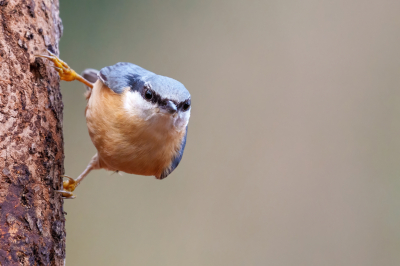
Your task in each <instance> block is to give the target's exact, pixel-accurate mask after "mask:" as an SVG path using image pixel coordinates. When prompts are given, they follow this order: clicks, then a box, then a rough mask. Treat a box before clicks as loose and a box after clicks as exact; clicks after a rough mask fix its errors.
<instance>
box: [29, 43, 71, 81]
mask: <svg viewBox="0 0 400 266" xmlns="http://www.w3.org/2000/svg"><path fill="white" fill-rule="evenodd" d="M47 52H48V53H49V54H50V55H40V54H39V55H35V56H36V57H42V58H46V59H48V60H50V61H51V62H53V64H54V66H53V68H54V69H55V70H56V71H57V72H58V74H59V75H60V78H61V79H62V80H65V81H74V80H75V79H76V78H77V76H78V74H76V72H75V71H74V70H73V69H71V68H70V67H69V66H68V64H67V63H65V62H64V61H62V60H61V59H60V58H58V57H57V56H56V55H55V54H53V53H52V52H50V51H49V50H47Z"/></svg>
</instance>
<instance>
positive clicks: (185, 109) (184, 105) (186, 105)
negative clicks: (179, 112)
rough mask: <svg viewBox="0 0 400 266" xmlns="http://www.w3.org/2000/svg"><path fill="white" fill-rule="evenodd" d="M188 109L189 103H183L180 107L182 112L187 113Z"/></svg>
mask: <svg viewBox="0 0 400 266" xmlns="http://www.w3.org/2000/svg"><path fill="white" fill-rule="evenodd" d="M189 107H190V102H187V103H184V104H183V106H182V109H183V111H187V110H188V109H189Z"/></svg>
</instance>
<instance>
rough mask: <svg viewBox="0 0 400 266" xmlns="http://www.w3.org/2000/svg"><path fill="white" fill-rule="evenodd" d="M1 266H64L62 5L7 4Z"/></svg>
mask: <svg viewBox="0 0 400 266" xmlns="http://www.w3.org/2000/svg"><path fill="white" fill-rule="evenodd" d="M0 21H1V25H0V265H63V264H64V259H65V217H64V215H65V213H64V211H63V200H62V199H61V197H60V195H59V194H57V193H56V192H55V190H57V189H60V188H61V186H62V185H61V183H62V178H61V177H60V175H62V174H63V173H64V152H63V136H62V121H63V117H62V110H63V104H62V99H61V93H60V89H59V83H60V81H59V77H58V75H57V73H56V72H55V71H54V69H52V68H51V67H50V64H49V63H48V62H44V61H43V60H42V59H39V58H35V54H43V53H46V49H48V50H50V51H52V52H54V53H56V54H59V51H58V42H59V39H60V37H61V34H62V24H61V20H60V18H59V3H58V0H43V1H39V0H19V1H18V0H0Z"/></svg>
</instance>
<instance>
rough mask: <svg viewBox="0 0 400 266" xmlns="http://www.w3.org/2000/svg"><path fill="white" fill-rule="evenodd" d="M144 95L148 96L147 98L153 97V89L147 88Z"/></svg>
mask: <svg viewBox="0 0 400 266" xmlns="http://www.w3.org/2000/svg"><path fill="white" fill-rule="evenodd" d="M144 97H146V99H147V100H151V99H152V98H153V93H152V92H151V90H146V92H145V93H144Z"/></svg>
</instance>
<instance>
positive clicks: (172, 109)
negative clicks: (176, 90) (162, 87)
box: [162, 101, 178, 114]
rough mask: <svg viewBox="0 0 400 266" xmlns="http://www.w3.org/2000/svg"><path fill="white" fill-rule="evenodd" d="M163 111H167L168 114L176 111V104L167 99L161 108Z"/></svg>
mask: <svg viewBox="0 0 400 266" xmlns="http://www.w3.org/2000/svg"><path fill="white" fill-rule="evenodd" d="M162 109H164V110H165V111H167V112H168V113H170V114H174V113H176V112H177V111H178V108H176V105H175V104H174V103H173V102H172V101H168V102H167V104H166V105H165V106H163V108H162Z"/></svg>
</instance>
